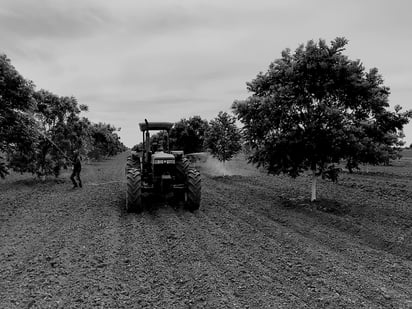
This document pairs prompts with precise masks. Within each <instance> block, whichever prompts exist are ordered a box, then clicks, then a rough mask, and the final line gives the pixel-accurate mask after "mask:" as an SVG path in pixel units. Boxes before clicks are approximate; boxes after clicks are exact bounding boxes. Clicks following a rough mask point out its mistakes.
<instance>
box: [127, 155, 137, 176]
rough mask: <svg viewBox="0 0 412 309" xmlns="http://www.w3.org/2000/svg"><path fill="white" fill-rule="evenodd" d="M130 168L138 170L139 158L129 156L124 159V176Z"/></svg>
mask: <svg viewBox="0 0 412 309" xmlns="http://www.w3.org/2000/svg"><path fill="white" fill-rule="evenodd" d="M131 168H140V158H139V157H138V156H137V155H135V154H131V155H129V156H128V157H127V159H126V166H125V172H126V174H127V171H128V170H129V169H131Z"/></svg>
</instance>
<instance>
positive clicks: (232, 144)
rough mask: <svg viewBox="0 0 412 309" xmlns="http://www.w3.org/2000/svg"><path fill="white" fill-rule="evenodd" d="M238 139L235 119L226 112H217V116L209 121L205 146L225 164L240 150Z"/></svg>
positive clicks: (238, 132) (238, 134) (238, 133)
mask: <svg viewBox="0 0 412 309" xmlns="http://www.w3.org/2000/svg"><path fill="white" fill-rule="evenodd" d="M240 138H241V135H240V131H239V128H238V127H237V126H236V118H235V117H233V116H231V115H229V114H228V113H226V112H219V114H218V116H217V117H216V118H215V119H213V120H211V121H210V124H209V130H207V132H206V138H205V145H206V147H207V148H208V149H210V152H211V154H212V155H213V156H214V157H216V158H217V159H218V160H219V161H221V162H223V164H225V162H226V161H229V160H230V159H232V158H233V156H234V155H235V154H236V153H238V152H239V151H240V150H241V149H242V145H241V143H240Z"/></svg>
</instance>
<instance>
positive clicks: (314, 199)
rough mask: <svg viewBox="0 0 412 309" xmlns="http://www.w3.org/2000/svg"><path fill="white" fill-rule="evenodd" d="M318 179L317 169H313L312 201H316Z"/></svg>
mask: <svg viewBox="0 0 412 309" xmlns="http://www.w3.org/2000/svg"><path fill="white" fill-rule="evenodd" d="M316 181H317V176H316V171H315V170H312V196H311V198H310V201H311V202H314V201H316Z"/></svg>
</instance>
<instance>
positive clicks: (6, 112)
mask: <svg viewBox="0 0 412 309" xmlns="http://www.w3.org/2000/svg"><path fill="white" fill-rule="evenodd" d="M86 111H88V107H87V105H84V104H80V105H79V104H78V102H77V100H76V98H74V97H61V96H58V95H55V94H53V93H51V92H49V91H47V90H43V89H41V90H39V91H36V90H35V85H34V84H33V83H32V82H31V81H27V80H25V79H24V78H23V77H22V76H21V75H20V74H19V73H18V72H17V70H16V69H15V68H14V67H13V66H12V65H11V63H10V60H9V59H8V58H7V57H6V56H5V55H0V152H3V153H5V157H6V158H7V160H6V161H7V164H6V162H4V161H2V163H1V164H0V176H1V177H4V176H5V175H6V172H7V166H8V167H11V168H12V169H14V170H16V171H19V172H31V173H36V174H38V175H50V174H54V175H56V176H57V175H58V174H59V172H60V169H61V168H62V167H66V166H67V165H68V164H70V163H71V162H70V157H71V156H72V153H73V151H74V150H80V153H82V154H83V155H88V154H95V153H98V154H99V155H100V156H102V155H114V154H116V153H118V152H120V151H124V150H125V146H124V145H123V144H122V143H121V142H120V139H119V136H118V135H117V134H116V133H115V131H116V129H115V128H114V127H112V126H111V125H108V124H93V123H91V122H90V121H89V120H88V119H87V118H85V117H81V116H80V113H81V112H86Z"/></svg>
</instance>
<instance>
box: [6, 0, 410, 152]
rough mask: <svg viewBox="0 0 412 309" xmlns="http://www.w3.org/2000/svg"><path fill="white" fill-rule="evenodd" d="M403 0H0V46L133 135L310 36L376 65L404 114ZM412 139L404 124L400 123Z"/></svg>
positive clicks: (406, 18) (207, 104)
mask: <svg viewBox="0 0 412 309" xmlns="http://www.w3.org/2000/svg"><path fill="white" fill-rule="evenodd" d="M411 9H412V1H408V0H392V1H389V0H388V1H383V0H374V1H372V0H363V1H357V0H346V1H342V0H317V1H309V0H301V1H298V0H296V1H291V0H283V1H280V0H254V1H252V0H249V1H242V0H204V1H203V0H147V1H143V0H117V1H108V0H107V1H103V0H76V1H74V0H70V1H69V0H67V1H63V0H60V1H59V0H36V1H33V0H0V53H5V54H6V55H7V56H8V57H9V58H10V59H11V61H12V64H13V65H14V66H15V67H16V69H17V70H18V71H19V72H20V73H21V74H22V75H23V76H24V77H25V78H27V79H30V80H32V81H33V82H34V83H35V84H36V86H37V89H40V88H43V89H46V90H49V91H51V92H53V93H55V94H58V95H61V96H75V97H76V98H77V99H78V101H79V103H81V104H86V105H88V106H89V110H90V111H89V112H88V113H87V114H85V116H87V117H88V118H89V119H90V120H92V121H94V122H99V121H102V122H107V123H111V124H113V125H115V126H116V127H121V131H120V132H119V134H120V136H121V138H122V141H123V142H124V143H125V144H126V145H127V146H132V145H134V144H136V143H137V142H138V141H140V140H141V133H140V132H139V131H138V123H139V122H141V121H143V120H144V118H147V119H148V120H149V121H171V122H176V121H178V120H180V119H181V118H188V117H190V116H193V115H200V116H201V117H202V118H206V119H207V120H210V119H212V118H214V117H215V116H216V115H217V114H218V112H219V111H221V110H223V111H230V106H231V104H232V102H233V101H234V100H236V99H245V98H246V97H247V96H248V95H249V94H248V93H247V91H246V85H245V83H246V82H247V81H251V80H252V79H253V78H254V77H255V76H256V75H257V73H258V72H259V71H266V70H267V68H268V66H269V64H270V63H271V62H272V61H273V60H275V59H277V58H279V57H280V53H281V51H282V50H283V49H285V48H287V47H289V48H291V49H292V50H295V49H296V48H297V47H298V45H299V44H300V43H306V42H307V41H308V40H310V39H314V40H318V39H319V38H323V39H325V40H326V41H327V42H329V41H331V40H332V39H334V38H335V37H338V36H344V37H346V38H347V39H348V40H349V45H348V47H347V49H346V52H345V53H346V54H347V55H348V56H349V57H350V58H351V59H353V60H355V59H360V60H361V61H362V62H363V64H364V65H365V67H366V69H369V68H371V67H377V68H378V69H379V71H380V73H381V74H382V75H383V78H384V80H385V85H387V86H389V87H390V88H391V96H390V103H391V106H392V107H393V106H394V105H396V104H400V105H401V106H403V107H404V109H412V102H411V98H412V83H411V81H412V56H411V51H412V30H411V29H412V18H411V17H410V12H411V11H412V10H411ZM405 134H406V139H405V140H406V142H407V144H408V145H409V144H411V143H412V124H409V125H408V126H407V127H406V128H405Z"/></svg>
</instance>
